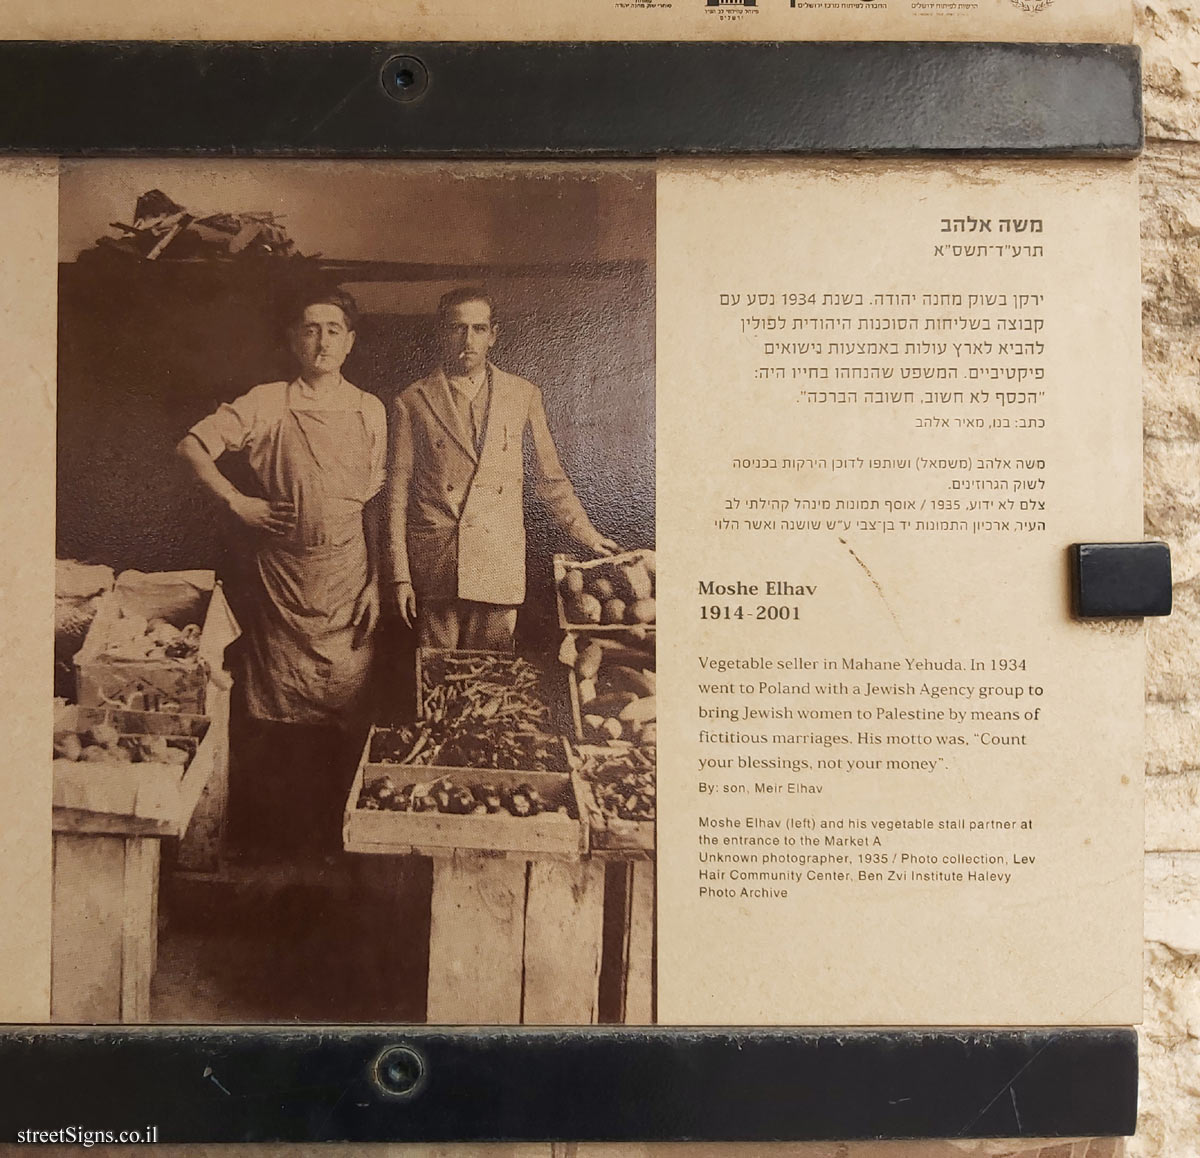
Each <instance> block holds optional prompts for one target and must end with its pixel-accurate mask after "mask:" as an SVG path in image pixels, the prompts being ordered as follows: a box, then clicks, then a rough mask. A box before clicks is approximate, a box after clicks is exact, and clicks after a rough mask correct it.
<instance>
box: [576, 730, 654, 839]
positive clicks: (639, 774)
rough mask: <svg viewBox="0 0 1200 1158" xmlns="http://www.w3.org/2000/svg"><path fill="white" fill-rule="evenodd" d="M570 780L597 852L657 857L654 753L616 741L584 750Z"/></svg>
mask: <svg viewBox="0 0 1200 1158" xmlns="http://www.w3.org/2000/svg"><path fill="white" fill-rule="evenodd" d="M576 752H577V755H576V758H575V760H574V768H573V769H572V772H571V775H572V777H573V778H574V779H575V780H576V783H577V786H576V794H577V795H578V796H579V800H580V807H581V808H582V809H583V814H584V815H585V816H586V817H587V821H588V828H589V830H590V832H589V838H588V843H589V847H590V848H591V849H592V851H594V852H607V851H611V852H642V853H650V854H652V853H653V852H654V847H655V841H654V829H655V820H656V818H657V816H658V797H657V793H658V776H657V754H656V749H655V748H653V747H649V746H640V745H636V744H627V743H623V742H620V741H614V742H613V743H611V744H605V745H592V744H580V745H579V746H578V747H577V749H576Z"/></svg>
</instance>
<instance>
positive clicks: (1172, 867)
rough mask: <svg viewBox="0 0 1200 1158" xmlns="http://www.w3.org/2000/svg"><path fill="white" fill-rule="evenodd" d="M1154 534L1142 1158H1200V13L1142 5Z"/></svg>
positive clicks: (1137, 1153) (1185, 7)
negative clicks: (1171, 581)
mask: <svg viewBox="0 0 1200 1158" xmlns="http://www.w3.org/2000/svg"><path fill="white" fill-rule="evenodd" d="M1138 39H1139V42H1140V43H1141V45H1142V49H1143V53H1144V59H1143V68H1144V75H1145V113H1146V138H1147V139H1146V152H1145V154H1144V156H1143V158H1142V161H1141V164H1140V168H1141V184H1142V281H1143V364H1144V379H1143V381H1144V400H1145V401H1144V405H1145V412H1144V418H1145V456H1146V458H1145V463H1146V468H1145V469H1146V474H1145V486H1146V525H1145V530H1146V534H1147V535H1148V536H1150V537H1153V538H1161V539H1164V540H1166V542H1168V543H1169V544H1170V546H1171V554H1172V561H1173V565H1174V573H1175V610H1174V612H1173V614H1172V615H1171V617H1170V618H1168V619H1160V620H1152V621H1149V622H1148V628H1147V647H1148V652H1147V672H1146V773H1147V779H1146V1007H1145V1025H1144V1027H1143V1030H1142V1041H1141V1052H1142V1081H1141V1113H1140V1117H1139V1123H1138V1132H1137V1135H1136V1137H1134V1138H1133V1139H1131V1141H1130V1142H1129V1145H1128V1151H1129V1155H1130V1158H1177V1156H1179V1158H1182V1156H1185V1155H1194V1154H1200V11H1198V10H1197V9H1195V8H1194V7H1193V6H1192V5H1191V4H1190V3H1187V2H1186V0H1185V2H1180V3H1176V4H1174V5H1171V4H1163V5H1159V4H1157V3H1153V4H1152V3H1147V2H1146V0H1139V5H1138Z"/></svg>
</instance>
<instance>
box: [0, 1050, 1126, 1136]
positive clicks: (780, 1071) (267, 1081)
mask: <svg viewBox="0 0 1200 1158" xmlns="http://www.w3.org/2000/svg"><path fill="white" fill-rule="evenodd" d="M401 1044H402V1045H404V1046H407V1047H408V1048H409V1049H410V1050H411V1051H412V1052H411V1054H410V1055H401V1058H400V1061H399V1063H398V1064H392V1063H391V1062H389V1063H385V1064H384V1065H383V1066H382V1067H380V1066H377V1062H378V1060H379V1058H380V1056H381V1054H383V1052H384V1051H385V1050H386V1049H387V1048H388V1047H392V1046H396V1045H401ZM414 1056H415V1061H414ZM394 1060H395V1059H393V1061H394ZM418 1070H420V1071H422V1072H421V1073H420V1076H419V1080H418V1084H417V1087H416V1089H415V1091H414V1092H412V1093H410V1094H409V1095H408V1096H407V1097H402V1096H396V1094H395V1093H390V1092H388V1091H387V1090H385V1089H383V1088H381V1086H380V1085H379V1084H378V1082H377V1080H376V1077H375V1075H376V1073H377V1072H379V1071H382V1074H383V1078H384V1080H385V1081H386V1082H388V1083H390V1084H391V1085H393V1087H394V1088H397V1089H402V1088H404V1086H405V1085H406V1084H410V1083H411V1082H412V1081H413V1080H414V1079H417V1077H418V1075H417V1071H418ZM396 1083H399V1085H398V1086H397V1084H396ZM0 1089H2V1090H3V1091H4V1097H3V1098H2V1099H0V1137H5V1138H8V1139H9V1140H14V1139H16V1138H17V1137H18V1134H19V1132H21V1131H29V1130H38V1129H46V1130H52V1129H56V1128H61V1127H62V1126H63V1125H64V1124H67V1123H78V1124H80V1125H83V1126H85V1127H88V1128H116V1127H118V1126H120V1127H136V1126H137V1125H139V1124H140V1123H147V1124H150V1123H154V1124H157V1125H158V1128H159V1135H158V1137H159V1141H161V1142H225V1141H368V1140H370V1141H423V1142H444V1141H458V1142H475V1141H487V1140H493V1141H545V1140H573V1141H601V1140H606V1141H634V1140H637V1141H644V1142H652V1141H685V1140H697V1139H703V1140H708V1141H763V1142H765V1141H770V1140H803V1139H843V1138H844V1139H852V1138H939V1137H949V1138H970V1137H1048V1136H1059V1137H1065V1136H1111V1135H1118V1134H1128V1133H1132V1131H1133V1128H1134V1120H1135V1116H1136V1109H1137V1044H1136V1037H1135V1035H1134V1033H1133V1031H1132V1030H1127V1029H1112V1030H1110V1029H1071V1030H1055V1029H1013V1030H977V1029H972V1030H863V1029H855V1030H827V1029H823V1030H812V1031H802V1030H782V1029H780V1030H740V1029H739V1030H730V1029H720V1030H717V1029H711V1030H698V1029H668V1028H655V1029H645V1030H632V1029H612V1030H609V1029H584V1030H579V1029H561V1030H560V1029H463V1030H445V1029H432V1028H423V1027H422V1028H415V1029H412V1030H400V1029H395V1028H392V1029H363V1028H349V1029H334V1028H327V1029H319V1028H315V1027H305V1028H302V1029H294V1028H286V1027H277V1028H275V1029H271V1030H267V1029H263V1028H253V1029H230V1030H222V1029H215V1028H205V1029H200V1028H195V1029H192V1028H187V1029H183V1028H162V1029H150V1028H127V1027H122V1028H119V1029H118V1028H111V1029H95V1030H86V1029H66V1028H63V1029H59V1030H54V1031H48V1030H45V1029H41V1028H35V1029H29V1028H26V1029H16V1028H11V1029H9V1030H8V1031H6V1032H4V1033H0ZM26 1137H28V1135H26Z"/></svg>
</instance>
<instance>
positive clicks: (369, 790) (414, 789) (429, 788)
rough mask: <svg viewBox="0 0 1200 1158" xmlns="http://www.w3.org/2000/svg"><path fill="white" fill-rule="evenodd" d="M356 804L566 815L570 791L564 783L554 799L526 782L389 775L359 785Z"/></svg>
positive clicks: (396, 808) (481, 813) (457, 811)
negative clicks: (405, 780) (403, 779)
mask: <svg viewBox="0 0 1200 1158" xmlns="http://www.w3.org/2000/svg"><path fill="white" fill-rule="evenodd" d="M358 807H359V808H364V809H367V810H368V811H387V812H444V813H449V814H450V815H451V816H490V815H494V814H496V813H498V812H505V813H507V814H508V815H509V816H515V817H517V818H519V819H522V818H525V817H530V816H537V815H539V814H540V813H543V812H561V813H564V814H567V815H570V814H571V813H572V811H573V809H572V808H571V806H570V793H569V792H568V791H567V790H566V788H565V787H564V788H563V789H562V791H561V792H559V793H557V794H556V795H555V798H554V799H549V800H548V799H546V797H545V796H544V795H543V794H542V793H541V792H539V791H538V790H537V789H536V788H534V787H533V786H532V785H530V784H518V785H516V786H515V787H504V788H500V787H498V786H497V785H495V784H473V785H465V784H456V783H455V782H454V781H453V780H452V779H451V778H450V777H449V776H442V777H440V778H439V779H437V780H434V781H432V782H431V783H428V784H419V783H418V784H403V785H397V784H396V782H395V781H394V780H393V779H392V778H391V777H390V776H381V777H379V778H378V779H376V780H373V781H371V783H370V784H365V785H363V789H362V791H361V792H360V793H359V796H358Z"/></svg>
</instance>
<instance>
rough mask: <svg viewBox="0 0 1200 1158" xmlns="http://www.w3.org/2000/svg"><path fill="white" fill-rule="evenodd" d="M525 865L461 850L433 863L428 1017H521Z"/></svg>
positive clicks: (492, 1020)
mask: <svg viewBox="0 0 1200 1158" xmlns="http://www.w3.org/2000/svg"><path fill="white" fill-rule="evenodd" d="M525 887H526V862H525V860H524V859H523V858H516V857H513V858H508V857H492V856H478V855H473V854H470V853H457V854H455V855H453V856H439V857H437V858H435V860H434V867H433V897H432V902H431V909H430V929H429V995H428V999H427V1004H426V1020H427V1021H428V1022H430V1023H431V1024H442V1025H456V1024H467V1025H516V1024H518V1023H519V1022H520V1019H521V973H522V950H523V947H524V940H525V938H524V930H525V920H524V916H525Z"/></svg>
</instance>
